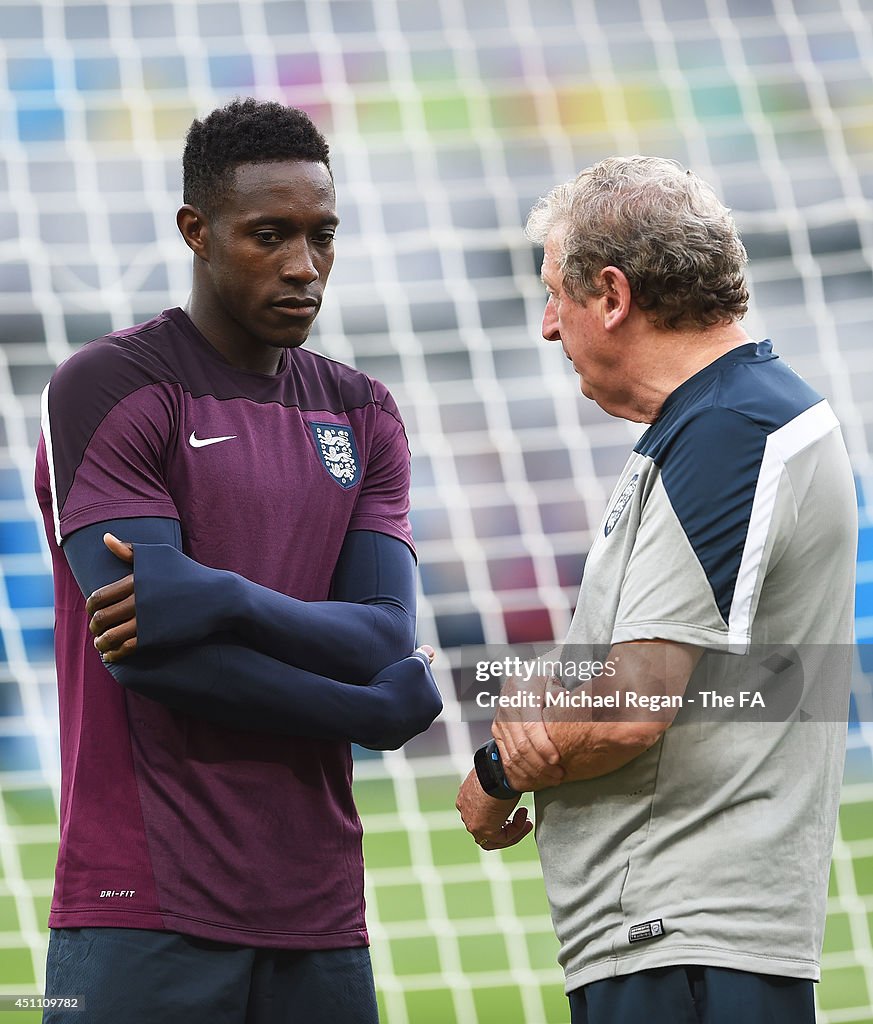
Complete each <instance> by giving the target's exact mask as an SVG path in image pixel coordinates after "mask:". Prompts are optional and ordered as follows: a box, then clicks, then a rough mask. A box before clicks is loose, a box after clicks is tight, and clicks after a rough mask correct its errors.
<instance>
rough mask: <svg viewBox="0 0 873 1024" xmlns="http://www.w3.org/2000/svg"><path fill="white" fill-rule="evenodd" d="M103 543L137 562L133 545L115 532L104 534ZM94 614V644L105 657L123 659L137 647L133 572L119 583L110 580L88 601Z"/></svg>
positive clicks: (120, 556) (118, 554) (88, 608)
mask: <svg viewBox="0 0 873 1024" xmlns="http://www.w3.org/2000/svg"><path fill="white" fill-rule="evenodd" d="M103 543H104V544H105V545H106V547H107V548H109V550H110V551H111V552H112V554H113V555H115V556H116V558H120V559H121V561H122V562H127V563H128V565H133V545H132V544H126V543H125V542H124V541H120V540H119V539H118V538H117V537H115V536H113V535H112V534H111V533H106V534H104V535H103ZM85 610H86V611H87V612H88V614H89V615H90V616H91V621H90V623H89V624H88V628H89V629H90V630H91V632H92V633H93V634H94V646H95V647H96V648H97V650H98V651H99V652H100V656H101V657H102V658H103V660H104V661H110V662H114V661H120V660H121V659H122V658H124V657H126V656H127V655H128V654H130V653H131V651H135V650H136V597H135V595H134V592H133V574H131V575H130V576H125V577H124V579H120V580H118V582H117V583H110V584H108V585H107V586H105V587H101V588H100V589H99V590H95V591H94V593H93V594H92V595H91V596H90V597H89V598H88V600H87V601H86V602H85Z"/></svg>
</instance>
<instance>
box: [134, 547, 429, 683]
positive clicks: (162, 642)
mask: <svg viewBox="0 0 873 1024" xmlns="http://www.w3.org/2000/svg"><path fill="white" fill-rule="evenodd" d="M119 536H121V537H123V536H124V534H120V535H119ZM133 572H134V584H135V592H136V620H137V644H138V646H139V647H140V648H142V649H143V650H148V649H150V648H152V647H167V646H171V645H187V644H191V643H196V642H198V641H201V640H204V639H206V638H207V637H209V636H211V635H213V634H215V633H220V632H224V631H229V632H231V633H233V634H234V635H235V636H236V637H237V638H239V640H241V641H242V643H243V644H244V645H245V646H247V647H253V648H255V649H256V650H258V651H261V652H262V653H264V654H269V655H271V656H272V657H274V658H278V659H279V660H280V661H284V662H287V663H289V664H293V665H296V666H297V667H299V668H304V669H307V670H308V671H310V672H317V673H318V674H320V675H328V676H330V677H331V678H334V679H339V680H341V681H342V682H346V683H366V682H367V681H368V680H370V679H372V678H373V676H374V675H376V673H377V672H379V671H381V670H382V669H383V668H385V666H386V665H390V664H392V663H394V662H395V661H397V660H398V659H400V658H403V657H405V656H406V655H408V654H410V653H411V652H412V649H413V647H414V646H415V560H414V558H413V555H412V552H411V551H410V549H409V548H408V547H407V546H406V544H404V543H403V542H402V541H400V540H397V539H396V538H394V537H389V536H387V535H386V534H382V533H375V532H371V531H367V530H356V531H353V532H351V533H349V534H348V535H347V537H346V539H345V542H344V543H343V547H342V550H341V552H340V556H339V559H338V561H337V566H336V570H335V572H334V577H333V582H332V586H331V600H330V601H317V602H309V601H300V600H297V599H296V598H293V597H288V596H286V595H285V594H280V593H277V592H276V591H275V590H270V589H269V588H267V587H262V586H259V585H258V584H257V583H253V582H252V581H251V580H248V579H246V578H245V577H243V576H239V575H237V574H236V573H233V572H227V571H226V570H222V569H211V568H208V567H207V566H205V565H201V564H200V563H199V562H196V561H194V560H193V559H191V558H189V557H188V556H187V555H184V554H182V552H181V551H179V550H178V546H176V545H170V544H153V543H146V544H139V543H138V544H135V545H134V569H133Z"/></svg>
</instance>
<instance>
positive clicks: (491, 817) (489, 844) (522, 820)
mask: <svg viewBox="0 0 873 1024" xmlns="http://www.w3.org/2000/svg"><path fill="white" fill-rule="evenodd" d="M518 799H519V798H518V797H514V798H513V799H512V800H495V799H494V797H493V796H488V794H487V793H486V792H485V791H484V790H483V789H482V787H481V786H480V785H479V780H478V778H477V777H476V773H475V771H473V772H470V774H469V775H468V776H467V778H466V779H464V781H463V782H462V783H461V788H460V789H459V790H458V799H457V800H456V801H455V807H457V808H458V810H459V811H460V812H461V820H462V821H463V822H464V824H465V825H466V827H467V831H468V832H469V833H470V835H471V836H472V837H473V838H474V839H475V840H476V842H477V843H478V844H479V846H481V847H482V849H483V850H505V849H506V848H507V847H508V846H515V844H516V843H520V842H521V840H522V839H524V837H525V836H526V835H527V834H528V832H530V831H531V829H532V828H533V822H532V821H529V820H528V816H527V808H526V807H519V808H518V810H517V811H516V812H515V814H512V810H513V808H514V807H515V805H516V804H517V803H518ZM510 814H512V817H511V818H510V817H509V815H510Z"/></svg>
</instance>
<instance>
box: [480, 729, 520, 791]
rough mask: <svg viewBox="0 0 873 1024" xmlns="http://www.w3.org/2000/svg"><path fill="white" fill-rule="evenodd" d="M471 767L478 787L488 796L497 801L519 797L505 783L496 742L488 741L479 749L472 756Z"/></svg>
mask: <svg viewBox="0 0 873 1024" xmlns="http://www.w3.org/2000/svg"><path fill="white" fill-rule="evenodd" d="M473 766H474V768H475V769H476V778H477V779H478V780H479V785H480V786H481V787H482V788H483V789H484V790H485V792H486V793H487V794H488V796H493V797H494V798H495V799H497V800H514V799H515V798H516V797H519V796H521V793H519V792H518V790H516V789H513V788H512V786H510V785H509V783H508V782H507V781H506V775H505V774H504V771H503V762H502V761H501V760H500V751H499V750H498V749H497V741H496V740H488V742H487V743H486V744H485V745H484V746H483V747H479V749H478V750H477V751H476V753H475V754H474V755H473Z"/></svg>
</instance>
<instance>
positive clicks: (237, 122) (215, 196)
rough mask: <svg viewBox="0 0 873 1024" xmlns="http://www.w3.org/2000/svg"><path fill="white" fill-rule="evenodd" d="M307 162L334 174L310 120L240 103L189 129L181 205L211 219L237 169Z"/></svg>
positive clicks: (275, 107) (290, 111) (268, 105)
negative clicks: (251, 164)
mask: <svg viewBox="0 0 873 1024" xmlns="http://www.w3.org/2000/svg"><path fill="white" fill-rule="evenodd" d="M276 160H309V161H312V162H313V163H321V164H324V165H325V167H327V169H328V171H330V150H329V148H328V145H327V141H326V139H325V138H324V136H323V135H322V134H321V132H320V131H319V130H318V129H317V128H316V127H315V125H314V124H313V123H312V121H311V120H310V118H309V115H308V114H307V113H306V112H305V111H303V110H298V109H297V108H296V107H286V106H283V105H282V104H281V103H275V102H273V101H269V102H259V101H258V100H255V99H252V98H251V97H249V98H247V99H244V100H240V99H236V100H234V101H233V102H232V103H228V104H227V106H224V107H219V108H218V109H217V110H213V111H212V113H211V114H209V115H208V116H207V117H204V118H203V120H202V121H197V120H195V121H194V122H193V124H192V125H191V127H190V128H189V129H188V136H187V138H186V140H185V151H184V153H183V154H182V199H183V201H184V202H185V203H189V204H190V205H191V206H194V207H196V208H197V209H198V210H201V211H202V212H203V213H205V214H207V216H210V215H212V214H214V213H215V211H216V210H217V209H218V207H219V206H220V205H221V202H222V200H223V198H224V193H225V191H226V190H227V187H228V185H229V183H230V177H231V175H232V173H233V171H234V169H235V168H236V167H238V166H239V165H240V164H248V163H269V162H272V161H276Z"/></svg>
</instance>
